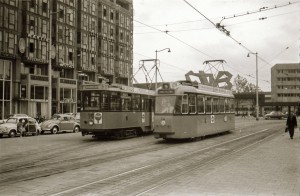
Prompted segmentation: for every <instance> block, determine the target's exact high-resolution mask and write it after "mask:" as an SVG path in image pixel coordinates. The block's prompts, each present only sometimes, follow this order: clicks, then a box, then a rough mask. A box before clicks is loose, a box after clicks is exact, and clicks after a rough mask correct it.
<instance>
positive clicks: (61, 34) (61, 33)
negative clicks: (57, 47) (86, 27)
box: [58, 29, 63, 39]
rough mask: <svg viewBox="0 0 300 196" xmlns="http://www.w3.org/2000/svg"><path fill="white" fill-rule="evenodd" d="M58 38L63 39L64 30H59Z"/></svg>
mask: <svg viewBox="0 0 300 196" xmlns="http://www.w3.org/2000/svg"><path fill="white" fill-rule="evenodd" d="M58 38H59V39H63V30H62V29H58Z"/></svg>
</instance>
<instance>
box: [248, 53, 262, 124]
mask: <svg viewBox="0 0 300 196" xmlns="http://www.w3.org/2000/svg"><path fill="white" fill-rule="evenodd" d="M250 54H255V57H256V88H255V92H256V120H259V118H258V109H259V106H258V61H257V52H255V53H251V52H250V53H248V55H247V57H250Z"/></svg>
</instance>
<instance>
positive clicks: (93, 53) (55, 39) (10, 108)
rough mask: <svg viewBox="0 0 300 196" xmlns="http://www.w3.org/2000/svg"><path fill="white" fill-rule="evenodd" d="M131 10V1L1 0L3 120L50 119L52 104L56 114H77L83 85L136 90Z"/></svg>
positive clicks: (0, 93) (0, 101)
mask: <svg viewBox="0 0 300 196" xmlns="http://www.w3.org/2000/svg"><path fill="white" fill-rule="evenodd" d="M132 10H133V9H132V0H0V113H1V115H0V118H6V117H7V116H8V115H9V114H11V113H27V114H29V115H31V116H36V115H38V114H40V115H42V116H46V117H49V116H47V114H48V111H49V104H48V102H49V101H48V100H51V108H50V109H51V111H52V113H57V112H61V113H64V112H76V110H77V104H78V103H80V99H78V98H77V92H78V88H79V85H80V84H81V81H82V80H88V81H93V82H102V81H103V80H105V81H109V82H110V83H114V82H115V83H122V84H127V85H128V84H129V85H131V81H130V76H131V74H132V33H133V27H132V21H133V18H132V14H133V11H132ZM50 19H51V20H50ZM50 29H51V31H50ZM50 39H51V40H50ZM50 43H51V46H50ZM50 59H51V62H49V60H50ZM49 68H50V69H51V72H50V71H49V70H50V69H49ZM49 76H51V80H49ZM49 81H51V83H50V82H49ZM49 87H50V88H51V89H52V93H51V99H48V96H49V94H48V92H49V91H48V90H49Z"/></svg>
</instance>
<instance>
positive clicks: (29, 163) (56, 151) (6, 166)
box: [0, 136, 153, 185]
mask: <svg viewBox="0 0 300 196" xmlns="http://www.w3.org/2000/svg"><path fill="white" fill-rule="evenodd" d="M150 137H151V136H150ZM136 139H139V138H136ZM98 141H99V140H98ZM108 142H110V141H108ZM151 144H153V142H147V143H142V144H140V145H134V146H130V147H126V148H124V149H122V154H123V153H124V152H126V151H128V150H130V149H134V148H139V149H140V148H142V147H144V146H146V147H147V146H149V145H151ZM93 147H99V143H97V140H93V143H88V144H86V143H84V144H81V145H77V146H74V145H71V146H61V145H60V146H55V147H53V148H51V149H48V148H46V149H42V150H41V149H40V150H38V151H26V152H22V153H17V154H14V155H9V156H6V157H4V158H0V162H1V167H0V174H4V173H9V172H15V171H21V170H24V169H30V168H34V167H43V166H47V165H49V164H50V165H53V164H58V163H61V162H73V161H80V160H81V159H89V158H97V156H104V157H105V156H108V155H109V154H113V153H116V152H120V149H115V150H110V151H107V152H104V153H103V152H102V154H99V155H95V154H91V155H89V156H84V157H82V156H81V157H78V158H69V159H66V158H64V155H65V154H66V153H69V154H70V152H77V151H84V149H90V148H93ZM20 157H21V158H22V162H20V161H19V159H20ZM53 159H58V160H53ZM0 185H1V178H0Z"/></svg>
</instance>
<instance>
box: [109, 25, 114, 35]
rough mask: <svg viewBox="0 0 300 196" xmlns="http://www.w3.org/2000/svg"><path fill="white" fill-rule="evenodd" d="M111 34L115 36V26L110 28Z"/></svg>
mask: <svg viewBox="0 0 300 196" xmlns="http://www.w3.org/2000/svg"><path fill="white" fill-rule="evenodd" d="M110 36H111V37H113V36H114V28H113V27H111V28H110Z"/></svg>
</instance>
